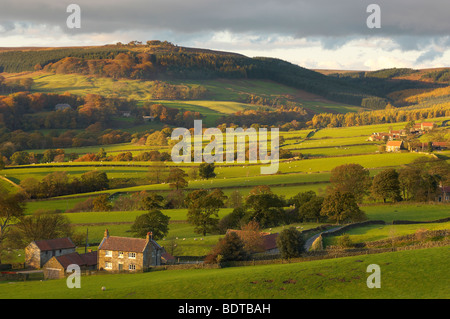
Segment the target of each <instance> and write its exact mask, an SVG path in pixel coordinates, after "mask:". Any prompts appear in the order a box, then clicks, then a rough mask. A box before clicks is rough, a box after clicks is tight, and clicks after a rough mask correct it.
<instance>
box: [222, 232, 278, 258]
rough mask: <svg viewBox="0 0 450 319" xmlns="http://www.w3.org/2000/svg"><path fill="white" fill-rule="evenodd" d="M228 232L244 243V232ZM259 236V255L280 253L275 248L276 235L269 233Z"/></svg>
mask: <svg viewBox="0 0 450 319" xmlns="http://www.w3.org/2000/svg"><path fill="white" fill-rule="evenodd" d="M230 232H234V233H236V234H237V235H238V236H239V237H240V238H241V239H243V240H244V241H245V238H246V237H247V236H246V234H245V232H246V231H243V230H235V229H228V230H227V233H230ZM259 235H260V239H261V242H260V243H259V245H260V250H261V253H265V254H278V253H279V252H280V251H279V249H278V247H277V238H278V233H275V234H271V233H266V232H261V233H260V234H259ZM251 237H253V236H251Z"/></svg>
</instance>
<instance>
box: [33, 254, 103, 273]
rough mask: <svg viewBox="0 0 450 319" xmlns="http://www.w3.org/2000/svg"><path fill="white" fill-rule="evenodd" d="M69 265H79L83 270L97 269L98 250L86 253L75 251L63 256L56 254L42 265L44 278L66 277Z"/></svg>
mask: <svg viewBox="0 0 450 319" xmlns="http://www.w3.org/2000/svg"><path fill="white" fill-rule="evenodd" d="M69 265H78V266H80V269H81V270H96V269H97V252H96V251H94V252H89V253H86V254H79V253H77V252H75V253H71V254H67V255H62V256H54V257H52V258H51V259H50V260H49V261H47V262H46V263H45V265H44V266H43V267H42V269H43V270H44V278H45V279H59V278H64V277H65V276H66V271H67V267H68V266H69Z"/></svg>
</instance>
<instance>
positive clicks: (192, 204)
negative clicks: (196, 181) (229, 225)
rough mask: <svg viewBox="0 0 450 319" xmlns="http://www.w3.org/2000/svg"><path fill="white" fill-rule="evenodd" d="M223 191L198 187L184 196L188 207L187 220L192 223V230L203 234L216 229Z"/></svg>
mask: <svg viewBox="0 0 450 319" xmlns="http://www.w3.org/2000/svg"><path fill="white" fill-rule="evenodd" d="M224 198H225V196H224V195H223V192H222V191H221V190H215V191H212V192H210V191H207V190H205V189H199V190H195V191H193V192H191V193H190V194H188V196H187V197H186V204H187V207H188V213H187V217H188V222H189V223H191V224H193V225H194V231H195V232H196V233H198V234H203V236H205V235H206V234H207V233H211V232H213V231H215V230H217V225H218V223H219V215H218V212H219V209H220V208H222V207H223V206H224Z"/></svg>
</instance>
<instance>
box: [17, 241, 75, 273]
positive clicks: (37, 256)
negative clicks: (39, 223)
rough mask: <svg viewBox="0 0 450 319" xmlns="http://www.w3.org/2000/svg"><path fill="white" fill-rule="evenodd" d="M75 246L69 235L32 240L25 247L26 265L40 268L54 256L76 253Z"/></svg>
mask: <svg viewBox="0 0 450 319" xmlns="http://www.w3.org/2000/svg"><path fill="white" fill-rule="evenodd" d="M75 248H76V246H75V244H74V243H73V242H72V240H71V239H70V238H68V237H66V238H56V239H47V240H36V241H32V242H31V243H30V244H29V245H28V246H27V247H26V248H25V266H26V267H30V268H35V269H40V268H42V266H44V264H45V263H46V262H47V261H49V260H50V259H51V258H52V257H54V256H62V255H67V254H71V253H74V252H75Z"/></svg>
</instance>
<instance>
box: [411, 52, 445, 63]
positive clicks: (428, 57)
mask: <svg viewBox="0 0 450 319" xmlns="http://www.w3.org/2000/svg"><path fill="white" fill-rule="evenodd" d="M443 55H444V52H442V51H437V50H435V49H431V50H428V51H426V52H424V53H422V54H421V55H420V56H419V57H418V58H417V60H416V63H423V62H428V61H434V60H436V59H437V58H440V57H442V56H443Z"/></svg>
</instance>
